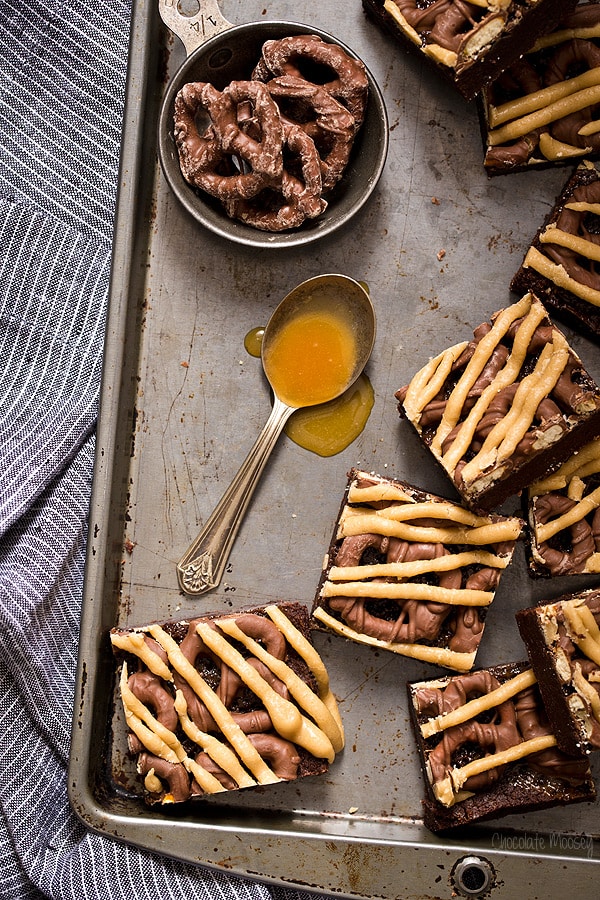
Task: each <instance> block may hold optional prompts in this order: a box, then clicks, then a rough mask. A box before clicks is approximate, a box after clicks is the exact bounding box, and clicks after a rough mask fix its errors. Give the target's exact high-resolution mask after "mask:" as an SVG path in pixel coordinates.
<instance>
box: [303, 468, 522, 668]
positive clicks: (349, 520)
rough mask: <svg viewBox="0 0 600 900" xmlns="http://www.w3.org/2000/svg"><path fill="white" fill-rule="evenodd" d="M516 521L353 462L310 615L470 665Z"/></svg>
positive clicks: (440, 660)
mask: <svg viewBox="0 0 600 900" xmlns="http://www.w3.org/2000/svg"><path fill="white" fill-rule="evenodd" d="M523 525H524V523H523V522H522V521H521V519H518V518H511V517H507V516H490V515H488V516H483V515H476V514H474V513H472V512H470V511H469V510H466V509H465V508H464V507H463V506H461V505H459V504H457V503H452V502H450V501H449V500H446V499H444V498H443V497H438V496H436V495H434V494H430V493H427V492H426V491H423V490H420V489H419V488H416V487H413V486H411V485H409V484H407V483H406V482H403V481H398V480H392V479H387V478H382V477H381V476H379V475H373V474H369V473H367V472H361V471H359V470H357V469H353V470H352V471H351V472H350V473H349V476H348V485H347V488H346V492H345V495H344V500H343V503H342V507H341V511H340V515H339V518H338V521H337V524H336V527H335V530H334V534H333V538H332V541H331V546H330V548H329V552H328V554H327V557H326V560H325V565H324V569H323V573H322V577H321V581H320V584H319V588H318V591H317V596H316V599H315V604H314V606H313V616H314V618H315V620H316V621H317V622H318V623H319V624H321V625H324V626H326V627H327V628H329V629H330V630H332V631H334V632H336V633H337V634H340V635H342V636H344V637H347V638H350V639H351V640H354V641H357V642H359V643H364V644H369V645H371V646H375V647H377V648H379V649H384V650H389V651H391V652H394V653H398V654H400V655H402V656H410V657H413V658H415V659H422V660H426V661H428V662H431V663H434V664H437V665H440V666H444V667H446V668H450V669H454V670H456V671H467V670H469V669H470V668H472V666H473V664H474V661H475V655H476V653H477V648H478V647H479V643H480V641H481V638H482V635H483V630H484V626H485V617H486V613H487V610H488V609H489V606H490V604H491V603H492V601H493V599H494V595H495V591H496V588H497V586H498V584H499V582H500V578H501V576H502V572H503V571H504V569H505V568H506V567H507V566H508V565H509V564H510V562H511V559H512V554H513V550H514V547H515V542H516V540H517V538H518V537H519V534H520V532H521V528H522V526H523Z"/></svg>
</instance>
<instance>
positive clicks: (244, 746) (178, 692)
mask: <svg viewBox="0 0 600 900" xmlns="http://www.w3.org/2000/svg"><path fill="white" fill-rule="evenodd" d="M110 637H111V642H112V646H113V651H114V653H115V654H116V656H117V658H118V659H119V662H120V679H119V691H118V693H119V695H120V699H121V702H122V704H123V708H124V711H125V719H126V722H127V725H128V727H129V729H130V732H129V735H128V745H129V751H130V752H131V753H132V754H133V755H134V756H135V757H136V764H137V770H138V773H139V775H140V778H141V791H142V792H143V796H144V799H145V800H146V802H147V803H148V804H150V805H154V804H173V803H183V802H185V801H187V800H190V799H191V798H193V797H199V796H200V797H206V796H208V795H212V794H216V793H220V792H222V791H232V790H237V789H239V788H246V787H254V786H256V785H259V784H260V785H266V784H274V783H276V782H279V781H294V780H296V779H298V778H302V777H304V776H307V775H321V774H323V773H324V772H326V771H327V769H328V765H329V763H331V762H333V759H334V757H335V755H336V753H337V752H339V751H340V750H341V749H342V747H343V743H344V734H343V727H342V723H341V720H340V716H339V712H338V708H337V703H336V701H335V698H334V696H333V694H332V692H331V689H330V687H329V678H328V675H327V671H326V669H325V666H324V665H323V663H322V661H321V659H320V657H319V656H318V654H317V651H316V650H315V649H314V647H313V645H312V642H311V640H310V617H309V614H308V610H307V609H306V607H305V606H303V605H302V604H300V603H280V604H272V605H269V606H265V607H252V608H248V609H245V610H240V611H239V612H236V613H226V614H222V613H213V614H209V615H206V616H202V617H201V618H198V619H193V620H191V621H187V620H186V621H181V622H167V623H164V624H162V625H160V624H158V623H152V624H148V625H145V626H141V627H139V628H130V629H113V631H112V632H111V635H110Z"/></svg>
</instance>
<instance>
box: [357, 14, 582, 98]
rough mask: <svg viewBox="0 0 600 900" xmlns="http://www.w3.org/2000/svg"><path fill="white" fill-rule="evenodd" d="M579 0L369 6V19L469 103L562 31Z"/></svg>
mask: <svg viewBox="0 0 600 900" xmlns="http://www.w3.org/2000/svg"><path fill="white" fill-rule="evenodd" d="M576 2H577V0H507V2H506V3H502V4H500V3H493V2H490V3H488V4H487V5H486V4H484V3H468V2H458V0H457V2H454V0H363V6H364V8H365V10H366V12H367V13H368V15H369V16H370V17H371V18H372V19H373V20H374V21H375V22H377V24H378V25H381V26H383V27H384V28H385V29H386V30H387V31H389V32H390V33H391V34H392V35H393V36H394V37H395V38H397V39H398V40H399V41H400V43H401V44H402V46H404V47H407V48H411V49H413V50H416V51H418V52H419V53H420V54H421V56H422V57H424V58H425V59H426V60H427V61H428V63H429V64H430V65H432V66H433V67H434V68H435V69H436V70H437V72H438V73H439V74H441V75H442V76H443V77H444V78H445V79H446V80H447V81H449V82H451V83H452V84H453V85H454V86H455V87H456V88H458V90H459V91H460V92H461V94H462V95H463V96H464V97H466V98H467V99H468V100H470V99H472V98H473V97H475V95H476V94H478V93H479V92H480V91H481V89H482V88H483V87H484V85H486V84H487V83H488V82H490V81H492V80H493V79H494V78H496V77H497V76H498V75H499V74H500V73H501V72H502V71H504V69H506V68H507V67H508V66H510V65H511V64H512V63H513V62H515V60H517V59H519V57H521V56H522V54H523V53H525V52H526V51H527V50H529V48H530V47H531V46H532V45H533V44H534V42H535V40H536V38H537V37H539V35H542V34H544V33H546V32H547V31H549V30H551V29H552V28H554V27H555V26H556V24H557V23H558V21H559V19H560V17H561V16H564V14H565V12H566V11H567V10H569V9H572V8H573V7H574V6H575V5H576Z"/></svg>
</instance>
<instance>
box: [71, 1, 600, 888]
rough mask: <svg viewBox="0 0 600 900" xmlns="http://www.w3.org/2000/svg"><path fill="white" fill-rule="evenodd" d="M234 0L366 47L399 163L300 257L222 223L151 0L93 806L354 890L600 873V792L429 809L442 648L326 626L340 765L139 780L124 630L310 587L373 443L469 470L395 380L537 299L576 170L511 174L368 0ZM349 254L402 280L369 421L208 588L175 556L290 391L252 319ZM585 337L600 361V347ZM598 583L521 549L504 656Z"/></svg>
mask: <svg viewBox="0 0 600 900" xmlns="http://www.w3.org/2000/svg"><path fill="white" fill-rule="evenodd" d="M223 13H224V15H225V16H226V18H227V19H228V20H229V21H232V22H234V23H235V22H242V21H250V20H258V19H260V18H261V17H268V18H281V19H288V20H290V19H293V20H295V21H306V22H308V23H310V22H313V23H314V25H315V26H317V27H319V28H322V29H323V30H326V31H329V32H330V33H334V34H336V35H338V36H339V37H340V39H341V40H343V41H344V42H345V43H347V44H348V45H349V46H351V47H352V48H353V49H354V50H355V51H356V52H357V53H358V54H359V55H360V56H362V58H363V59H365V61H366V63H367V65H368V66H369V67H370V68H371V70H372V72H373V74H374V75H375V77H376V78H377V80H378V82H379V84H380V86H381V88H382V90H383V92H384V96H385V99H386V104H387V107H388V113H389V117H390V124H391V142H390V152H389V156H388V163H387V167H386V170H385V172H384V175H383V178H382V180H381V182H380V184H379V186H378V188H377V190H376V191H375V193H374V195H373V197H372V198H371V200H370V202H369V203H368V204H367V206H366V207H365V208H364V209H363V210H361V212H360V213H359V215H358V217H357V219H356V220H355V222H354V223H352V225H350V226H349V227H348V228H347V229H345V230H344V231H342V232H340V233H338V234H337V235H336V236H335V237H331V238H330V239H329V238H325V239H324V240H323V241H322V242H319V243H318V244H316V245H311V247H310V249H309V250H308V251H306V250H303V249H302V248H301V247H298V248H293V249H290V250H289V251H285V252H283V253H280V252H278V253H277V254H275V256H274V255H273V254H271V253H269V252H268V251H262V252H256V251H255V250H251V249H248V248H244V247H241V246H234V245H229V244H226V243H224V242H223V241H222V240H221V239H220V238H218V237H216V236H213V235H212V234H210V233H209V232H208V231H206V230H203V229H202V228H201V227H200V226H198V225H196V224H195V223H194V222H193V221H192V220H191V219H190V218H189V217H188V216H187V214H186V213H185V211H183V210H182V209H181V208H180V207H179V206H178V204H177V202H176V201H175V199H174V198H173V197H172V196H171V195H170V193H169V191H168V188H167V187H166V185H165V183H164V181H163V178H162V175H161V173H160V171H159V167H158V163H157V158H156V122H157V115H158V109H159V106H160V100H161V97H162V95H163V92H164V88H165V85H166V83H167V80H168V77H169V73H170V72H172V71H174V70H175V68H176V67H177V65H179V64H180V63H181V61H182V60H183V58H184V51H183V48H182V47H180V46H178V42H177V41H175V40H174V39H172V38H170V37H169V34H168V32H167V30H166V29H165V28H164V26H163V25H162V23H161V22H160V20H159V16H158V12H157V9H156V8H155V4H154V3H152V2H142V0H138V2H135V3H134V4H133V25H132V39H131V57H130V70H129V78H128V88H127V104H126V113H125V122H124V132H123V147H122V164H121V179H120V193H119V199H118V210H117V217H116V223H115V245H114V263H113V277H112V285H111V296H110V313H109V323H108V330H107V340H106V354H105V370H104V379H103V388H102V398H101V416H100V422H99V427H98V436H97V458H96V468H95V478H94V488H93V496H92V505H91V515H90V535H89V546H88V559H87V569H86V580H85V588H84V597H83V608H82V621H81V637H80V656H79V665H78V673H77V694H76V698H75V710H74V725H73V737H72V750H71V760H70V769H69V793H70V799H71V803H72V805H73V808H74V810H75V811H76V812H77V814H78V815H79V816H80V818H81V819H82V820H83V822H84V823H85V824H86V825H87V826H88V827H90V828H92V829H94V830H97V831H99V832H102V833H104V834H106V835H108V836H111V837H114V838H116V839H118V840H122V841H127V842H130V843H132V844H136V845H138V846H140V847H143V848H146V849H148V850H150V851H154V852H157V853H161V854H166V855H169V856H172V857H176V858H179V859H182V860H185V861H188V862H192V863H197V864H204V865H208V866H214V867H220V868H222V869H224V870H227V871H229V872H231V873H235V874H240V875H248V876H250V877H252V878H257V879H261V880H265V881H269V882H272V883H276V884H287V885H289V884H293V885H297V886H299V887H306V888H309V889H311V890H314V891H316V892H325V893H329V892H331V893H335V894H336V895H338V896H341V897H401V898H403V900H410V898H413V897H414V898H416V897H424V896H426V897H437V898H450V897H452V896H456V891H457V890H462V891H463V893H465V892H466V895H467V896H483V895H487V894H489V895H490V896H493V897H494V898H496V897H498V898H500V897H515V896H519V897H522V898H525V900H527V898H534V897H539V896H542V895H543V894H546V895H548V896H561V895H563V894H566V893H567V892H570V893H575V892H579V893H580V895H581V896H589V895H590V894H589V890H590V886H591V884H592V879H593V878H594V877H595V878H597V876H598V868H597V866H598V862H599V861H600V846H599V844H598V808H597V805H596V804H591V805H587V804H586V805H576V806H573V807H570V808H566V809H559V810H554V811H549V812H546V813H543V814H530V815H527V816H516V817H509V818H507V819H502V820H498V821H497V822H490V823H488V824H487V825H482V826H479V827H477V828H473V829H472V830H471V831H470V832H469V833H467V834H465V833H463V834H461V835H460V836H457V837H455V838H452V839H449V838H448V839H447V838H444V839H440V838H436V837H434V836H433V835H431V834H430V833H429V832H428V831H427V830H426V829H424V827H423V825H422V822H421V818H420V803H421V796H422V793H423V787H422V781H421V774H420V771H419V765H418V761H417V757H416V752H415V746H414V742H413V739H412V735H411V732H410V728H409V718H408V711H407V706H406V699H405V690H404V682H405V681H406V680H408V679H415V678H423V677H428V676H430V675H432V674H433V673H434V672H437V671H439V670H435V669H433V668H432V667H430V666H427V665H425V664H422V663H418V662H416V661H411V660H405V659H402V658H399V657H395V656H392V655H391V654H389V655H387V654H382V653H379V652H376V651H373V650H372V649H370V648H364V647H358V646H355V645H353V644H348V643H346V642H345V641H342V640H340V639H338V638H335V637H333V636H328V635H325V634H323V633H317V634H316V638H315V640H316V644H317V646H318V649H319V651H320V652H321V654H322V656H323V657H324V659H325V660H326V662H327V665H328V667H329V670H330V673H331V677H332V682H333V686H334V689H335V692H336V694H337V696H338V697H339V700H340V709H341V712H342V715H343V717H344V723H345V727H346V736H347V746H346V749H345V750H344V752H343V754H341V755H340V756H339V757H338V759H337V760H336V762H335V763H334V765H333V766H332V768H331V770H330V772H329V774H328V775H327V776H326V777H324V778H316V779H305V780H304V781H303V782H301V783H296V784H292V785H277V786H275V787H273V788H268V789H262V788H260V789H256V790H252V791H245V792H237V793H236V794H234V795H232V796H229V797H227V796H226V797H225V798H215V799H212V800H210V801H206V802H201V803H199V804H198V805H197V806H195V807H193V809H192V810H186V812H185V814H178V813H177V811H176V810H172V811H170V812H169V811H168V810H167V811H165V810H162V811H160V810H150V809H148V808H146V807H145V806H144V804H143V803H141V802H140V801H139V800H137V799H135V797H134V796H133V792H132V786H133V782H134V772H133V770H132V764H131V761H130V760H129V759H128V758H127V755H126V753H125V728H124V723H123V721H122V719H121V716H120V714H119V712H118V705H117V706H116V711H115V704H114V665H113V661H112V657H111V652H110V647H109V641H108V630H109V629H110V628H111V627H112V626H114V625H128V624H131V625H134V624H141V623H143V622H146V621H149V620H153V619H169V618H185V617H187V616H191V615H197V614H198V613H199V612H201V611H202V610H209V609H217V608H225V609H229V608H236V607H240V606H243V605H246V604H248V603H256V602H264V601H273V600H278V599H296V600H302V601H304V602H306V604H307V605H310V604H311V602H312V597H313V594H314V591H315V588H316V585H317V582H318V577H319V572H320V566H321V561H322V558H323V554H324V551H325V549H326V547H327V544H328V541H329V538H330V535H331V531H332V527H333V522H334V519H335V516H336V513H337V509H338V506H339V502H340V499H341V496H342V492H343V489H344V486H345V482H346V472H347V471H348V470H349V468H350V467H351V466H352V465H360V466H363V467H366V468H367V469H369V470H371V469H372V470H376V471H379V472H382V473H388V474H390V475H396V476H398V477H401V478H405V479H407V480H409V481H411V482H412V483H414V484H416V485H418V486H420V487H423V488H426V489H429V490H434V491H438V492H441V493H446V494H449V491H448V486H447V484H446V482H445V481H444V480H443V477H442V475H441V474H440V473H439V472H438V471H437V469H436V468H434V467H433V465H432V463H431V460H430V459H429V458H428V457H427V455H426V454H425V453H423V451H422V450H421V448H420V447H419V446H418V444H417V443H416V441H415V440H414V439H413V438H412V437H411V434H410V433H409V431H408V428H406V427H404V426H405V423H401V422H400V421H399V419H398V415H397V412H396V402H395V399H394V391H395V390H396V389H397V388H398V387H400V386H401V385H402V384H404V383H405V382H406V381H407V380H408V378H409V377H410V375H411V374H412V373H413V372H414V371H415V370H416V368H417V367H419V366H420V365H422V364H423V363H424V362H425V361H426V360H427V359H428V358H429V356H431V355H433V354H434V353H435V352H438V351H439V350H441V349H443V348H444V347H445V346H447V345H448V344H449V343H454V342H455V341H458V340H460V339H462V338H464V337H465V335H468V334H470V332H471V330H472V328H473V327H474V326H476V325H477V324H479V322H481V321H484V320H486V319H487V318H488V317H489V315H490V314H491V313H492V312H493V311H494V310H496V309H498V308H500V307H501V306H503V305H505V304H506V303H507V302H510V301H511V299H512V297H511V295H510V293H509V290H508V284H509V281H510V278H511V276H512V274H513V273H514V271H515V270H516V268H517V267H518V265H519V263H520V261H521V258H522V255H523V253H524V251H525V248H526V247H527V245H528V243H529V241H530V239H531V237H532V236H533V234H534V232H535V230H536V228H537V226H538V224H539V223H540V222H541V221H542V219H543V217H544V215H545V214H546V212H547V210H548V208H549V206H550V205H551V203H552V201H553V199H554V196H555V195H556V194H557V192H558V190H559V187H560V186H561V184H562V182H563V180H564V179H565V174H566V173H565V171H564V170H563V171H562V172H546V173H532V174H530V175H518V176H509V177H506V178H504V179H495V180H493V181H489V180H488V179H487V178H486V176H485V173H484V172H483V168H482V150H481V145H480V142H479V132H478V124H477V118H476V113H475V110H474V108H473V107H472V106H471V105H469V104H467V103H466V102H465V101H463V100H462V99H461V98H460V97H459V96H457V95H456V94H455V93H454V92H453V91H452V90H451V89H450V88H447V87H445V86H444V85H442V84H440V83H439V81H438V80H437V79H436V78H435V77H434V76H433V74H432V73H430V72H429V71H428V70H426V69H425V68H423V66H422V65H421V64H420V63H419V61H417V60H415V59H413V57H412V55H411V56H405V55H404V54H403V53H402V52H401V51H400V50H399V49H398V47H397V45H395V44H394V43H393V42H392V41H391V40H390V39H388V38H387V37H385V36H384V35H383V34H381V33H380V32H378V30H377V29H376V28H375V27H374V26H373V25H372V23H370V22H369V21H368V20H367V19H366V18H365V16H364V14H363V11H362V8H361V7H360V4H359V2H358V0H355V2H354V3H353V4H352V5H351V6H348V4H342V3H341V2H339V0H332V2H331V3H330V4H328V5H323V4H310V3H308V2H306V0H304V2H299V3H298V2H291V0H282V2H278V3H277V4H273V5H272V6H271V7H267V8H265V7H264V4H259V3H258V2H255V0H244V2H241V0H227V2H224V3H223ZM324 271H339V272H342V273H344V274H348V275H351V276H352V277H354V278H357V279H360V280H363V281H366V282H367V283H368V284H369V286H370V289H371V294H372V297H373V300H374V303H375V305H376V309H377V314H378V322H379V331H378V338H377V342H376V346H375V350H374V353H373V356H372V359H371V362H370V364H369V367H368V375H369V378H370V380H371V382H372V385H373V388H374V392H375V404H374V407H373V410H372V412H371V415H370V418H369V421H368V423H367V425H366V427H365V430H364V431H363V433H362V434H361V435H360V437H359V438H358V439H357V440H356V441H355V442H354V443H353V444H352V445H351V446H350V447H349V448H347V450H345V451H344V452H342V453H341V454H339V455H337V456H334V457H330V458H323V457H320V456H317V455H315V454H312V453H309V452H308V451H306V450H303V449H301V448H299V447H298V446H296V445H295V444H293V443H292V442H291V441H290V440H288V439H286V438H284V439H283V440H282V441H281V443H280V444H279V446H278V447H277V449H276V451H275V453H274V455H273V457H272V458H271V460H270V463H269V466H268V468H267V471H266V473H265V476H264V478H263V481H262V483H261V485H260V486H259V489H258V491H257V493H256V494H255V496H254V499H253V502H252V505H251V508H250V510H249V512H248V514H247V517H246V519H245V521H244V524H243V526H242V529H241V531H240V533H239V536H238V538H237V541H236V544H235V546H234V549H233V552H232V555H231V557H230V563H229V567H228V571H227V573H226V575H225V578H224V579H223V582H222V583H221V585H220V587H219V588H218V589H216V590H215V591H213V592H212V593H210V594H208V595H205V596H203V597H202V598H200V599H196V600H193V599H191V598H188V597H185V596H184V595H182V594H181V593H180V592H179V590H178V587H177V578H176V572H175V563H176V561H177V559H178V558H179V556H180V555H181V553H182V552H183V551H184V550H185V548H186V547H187V546H188V544H189V542H190V541H191V539H192V538H193V537H194V536H195V534H196V532H197V529H198V525H199V524H200V523H201V522H202V521H204V520H205V519H206V517H207V516H208V515H209V514H210V512H211V511H212V508H213V507H214V505H215V503H216V502H217V500H218V499H219V498H220V496H221V494H222V493H223V491H224V489H225V487H226V486H227V484H228V483H229V481H230V479H231V477H232V476H233V474H234V473H235V472H236V470H237V468H238V466H239V464H240V462H241V460H242V459H243V458H244V456H245V454H246V452H247V450H248V449H249V448H250V446H251V444H252V442H253V440H254V438H255V436H256V434H257V433H258V431H259V430H260V428H261V426H262V424H263V423H264V420H265V416H266V413H267V412H268V408H269V402H270V401H269V391H268V386H267V384H266V381H265V379H264V377H263V376H262V374H261V370H260V363H259V361H258V360H256V359H254V358H253V357H251V356H249V355H248V354H247V353H246V351H245V350H244V337H245V335H246V334H247V333H248V332H249V331H250V330H251V329H252V328H254V327H257V326H260V325H264V324H265V323H266V321H267V319H268V317H269V315H270V313H271V312H272V310H273V309H274V308H275V306H276V305H277V303H278V302H279V300H280V299H281V298H282V297H283V296H284V295H285V294H286V293H287V292H288V291H289V290H290V288H292V287H293V286H294V285H295V284H297V283H299V282H300V281H302V280H303V279H305V278H308V277H310V276H312V275H315V274H319V273H320V272H324ZM569 337H570V338H571V340H572V342H573V343H574V345H575V346H576V347H577V349H578V351H579V352H580V354H581V355H582V356H583V357H584V359H585V361H586V364H587V365H588V368H589V369H590V370H591V371H592V373H593V374H594V375H595V376H596V377H597V378H598V377H600V355H599V351H598V349H597V348H596V347H594V346H593V345H592V344H590V343H588V342H587V341H586V340H584V339H583V338H582V337H580V336H579V335H573V334H571V333H570V332H569ZM581 583H587V584H589V583H590V582H579V581H578V583H577V584H576V585H574V584H573V583H571V582H569V584H568V586H567V584H566V583H565V580H564V579H563V580H562V581H559V580H557V581H555V582H543V583H532V582H530V581H529V580H528V578H527V575H526V572H525V564H524V557H523V553H522V549H519V551H518V553H517V555H516V559H515V562H514V564H513V566H512V567H511V569H510V570H509V571H508V572H507V573H506V575H505V577H504V580H503V582H502V584H501V587H500V590H499V591H498V594H497V597H496V600H495V603H494V605H493V607H492V610H491V612H490V615H489V618H488V622H487V627H486V632H485V636H484V640H483V642H482V645H481V649H480V652H479V656H478V660H477V663H478V665H492V664H494V663H500V662H507V661H510V660H515V659H520V658H523V657H524V655H525V654H524V649H523V646H522V644H521V643H520V640H519V638H518V632H517V629H516V626H515V622H514V613H515V611H516V610H517V609H519V608H520V607H522V606H524V605H527V604H529V603H531V602H534V601H535V600H537V599H541V598H544V597H551V596H552V597H553V596H557V595H558V594H560V593H562V592H563V591H565V590H567V588H568V589H571V588H574V587H578V586H579V585H580V584H581ZM593 765H594V770H595V772H596V774H598V764H597V762H596V761H595V760H594V763H593ZM473 858H474V860H473ZM465 859H466V860H467V862H466V863H465V862H464V860H465ZM532 863H533V864H532ZM461 872H462V873H463V874H462V876H461ZM465 873H466V874H465ZM469 891H470V893H469ZM586 891H587V893H586Z"/></svg>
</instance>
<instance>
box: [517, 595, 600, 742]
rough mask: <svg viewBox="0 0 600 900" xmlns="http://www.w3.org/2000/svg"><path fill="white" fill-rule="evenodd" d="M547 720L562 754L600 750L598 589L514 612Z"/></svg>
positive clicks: (565, 596)
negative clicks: (537, 684)
mask: <svg viewBox="0 0 600 900" xmlns="http://www.w3.org/2000/svg"><path fill="white" fill-rule="evenodd" d="M517 625H518V627H519V631H520V633H521V637H522V638H523V640H524V641H525V645H526V647H527V652H528V654H529V659H530V661H531V665H532V667H533V670H534V672H535V674H536V677H537V680H538V683H539V686H540V691H541V692H542V697H543V698H544V703H545V705H546V709H547V710H548V717H549V719H550V721H551V723H552V729H553V731H554V733H555V735H556V739H557V741H558V745H559V746H560V747H561V748H562V749H563V750H564V751H565V752H566V753H572V754H575V753H581V752H582V751H584V752H585V753H589V752H590V751H592V750H598V749H599V748H600V629H599V625H600V590H589V591H582V592H581V593H578V594H566V595H564V596H563V597H559V599H558V600H555V601H553V602H552V603H547V604H543V605H540V606H534V607H530V608H529V609H523V610H520V611H519V612H518V613H517Z"/></svg>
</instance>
